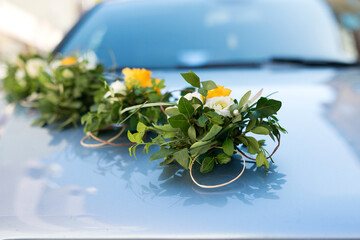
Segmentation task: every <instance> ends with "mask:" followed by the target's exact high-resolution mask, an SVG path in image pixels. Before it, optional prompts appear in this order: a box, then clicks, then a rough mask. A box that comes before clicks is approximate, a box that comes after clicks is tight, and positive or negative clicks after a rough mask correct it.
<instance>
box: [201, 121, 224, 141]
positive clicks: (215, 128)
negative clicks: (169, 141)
mask: <svg viewBox="0 0 360 240" xmlns="http://www.w3.org/2000/svg"><path fill="white" fill-rule="evenodd" d="M221 130H222V127H221V126H219V125H216V124H214V125H213V126H212V127H211V129H210V131H209V132H208V133H207V134H206V135H205V136H204V137H203V138H202V139H201V141H207V140H210V139H211V138H213V137H215V136H216V134H218V133H219V132H220V131H221Z"/></svg>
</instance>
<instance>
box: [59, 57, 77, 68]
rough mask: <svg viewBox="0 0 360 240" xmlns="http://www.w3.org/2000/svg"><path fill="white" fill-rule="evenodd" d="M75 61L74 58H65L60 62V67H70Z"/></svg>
mask: <svg viewBox="0 0 360 240" xmlns="http://www.w3.org/2000/svg"><path fill="white" fill-rule="evenodd" d="M76 61H77V60H76V58H74V57H66V58H64V59H62V60H61V65H62V66H67V65H72V64H75V63H76Z"/></svg>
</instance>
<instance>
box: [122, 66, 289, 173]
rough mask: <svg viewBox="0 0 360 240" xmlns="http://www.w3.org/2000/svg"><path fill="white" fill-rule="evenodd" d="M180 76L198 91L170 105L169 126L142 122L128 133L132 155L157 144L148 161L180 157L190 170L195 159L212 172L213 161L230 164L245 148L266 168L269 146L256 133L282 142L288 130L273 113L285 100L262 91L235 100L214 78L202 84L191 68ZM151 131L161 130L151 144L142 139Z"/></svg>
mask: <svg viewBox="0 0 360 240" xmlns="http://www.w3.org/2000/svg"><path fill="white" fill-rule="evenodd" d="M181 75H182V77H183V78H184V79H185V80H186V81H187V82H188V83H189V84H190V85H192V86H193V87H195V88H196V89H197V91H196V92H193V93H187V94H186V95H184V96H182V97H181V98H180V99H179V101H178V102H177V103H176V104H175V106H172V107H168V108H166V110H165V112H166V114H167V117H168V119H167V122H166V123H165V124H163V125H158V124H152V125H145V124H143V123H139V124H138V125H137V132H135V133H131V132H130V131H128V133H127V134H128V138H129V140H130V141H131V142H133V143H134V144H135V145H133V146H131V147H130V148H129V152H130V155H135V149H136V148H137V147H138V146H140V145H143V146H144V151H145V152H149V147H150V146H153V145H156V146H158V147H159V150H158V151H156V152H155V153H153V154H152V155H151V156H150V161H153V160H157V159H163V162H162V163H161V165H163V164H170V163H172V162H174V161H176V162H178V163H179V164H180V165H181V166H183V167H184V168H185V169H190V173H191V168H192V166H193V164H194V163H195V162H197V163H198V164H200V165H201V167H200V171H201V172H202V173H208V172H210V171H212V170H213V168H214V166H215V164H227V163H229V162H230V161H231V159H232V156H233V155H234V154H236V153H239V154H241V155H242V156H247V155H246V154H245V153H244V152H242V151H241V149H240V148H239V146H244V147H245V148H246V150H247V152H248V153H249V154H251V155H256V158H254V160H255V161H256V165H257V167H261V166H264V167H265V168H266V169H268V168H269V161H268V159H270V160H272V158H271V155H272V154H271V155H270V154H269V152H268V151H267V150H266V149H265V140H263V139H260V140H258V139H257V138H255V136H258V135H263V136H269V137H270V138H272V139H273V140H274V141H275V140H277V141H279V140H280V132H282V133H286V130H285V129H283V128H282V127H281V126H280V125H279V123H278V119H277V117H276V116H275V115H276V114H277V112H278V110H279V109H280V108H281V102H280V101H277V100H274V99H269V98H268V97H260V95H261V94H262V91H260V92H259V93H258V94H256V95H255V96H254V97H252V98H250V96H251V92H250V91H248V92H247V93H245V95H244V96H242V98H241V99H239V100H237V99H233V98H232V97H230V93H231V90H230V89H227V88H225V87H223V86H219V85H216V84H215V83H214V82H213V81H202V82H201V81H200V78H199V77H198V76H197V75H196V74H195V73H193V72H191V71H190V72H188V73H182V74H181ZM259 97H260V98H259ZM147 131H153V132H155V133H156V134H157V136H156V137H155V138H153V139H152V141H151V142H144V140H143V136H144V134H145V132H147ZM249 158H250V157H249ZM244 162H245V160H244ZM244 167H245V166H244Z"/></svg>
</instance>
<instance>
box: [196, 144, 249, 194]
mask: <svg viewBox="0 0 360 240" xmlns="http://www.w3.org/2000/svg"><path fill="white" fill-rule="evenodd" d="M234 151H235V152H237V153H238V154H240V156H241V157H242V160H243V164H244V166H243V168H242V170H241V172H240V173H239V175H237V176H236V177H235V178H233V179H231V180H230V181H228V182H225V183H222V184H217V185H203V184H200V183H198V182H197V181H196V180H195V178H194V176H193V174H192V168H193V165H194V163H195V161H196V159H197V158H198V157H199V156H200V155H197V156H196V157H195V158H194V159H193V161H192V162H191V165H190V169H189V170H190V177H191V180H192V181H193V183H195V184H196V185H197V186H199V187H201V188H219V187H223V186H226V185H228V184H230V183H232V182H235V181H236V180H238V179H239V178H240V177H241V175H242V174H243V173H244V171H245V164H246V162H245V157H244V155H243V154H241V153H240V152H239V151H238V150H234Z"/></svg>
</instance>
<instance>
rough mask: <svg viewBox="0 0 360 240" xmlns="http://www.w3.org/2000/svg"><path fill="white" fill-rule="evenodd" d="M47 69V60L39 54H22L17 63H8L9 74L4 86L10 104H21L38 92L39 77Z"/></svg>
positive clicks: (4, 80)
mask: <svg viewBox="0 0 360 240" xmlns="http://www.w3.org/2000/svg"><path fill="white" fill-rule="evenodd" d="M46 67H47V61H46V59H45V58H44V57H42V56H41V55H38V54H20V55H18V57H17V59H16V61H15V63H7V74H6V77H5V78H4V79H3V84H2V85H3V88H4V90H5V91H6V93H7V99H8V100H9V101H10V102H21V101H22V100H24V99H26V98H27V97H29V96H31V94H32V93H34V92H38V91H39V88H40V83H39V81H38V76H39V73H40V71H41V70H44V69H45V68H46Z"/></svg>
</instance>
